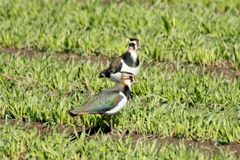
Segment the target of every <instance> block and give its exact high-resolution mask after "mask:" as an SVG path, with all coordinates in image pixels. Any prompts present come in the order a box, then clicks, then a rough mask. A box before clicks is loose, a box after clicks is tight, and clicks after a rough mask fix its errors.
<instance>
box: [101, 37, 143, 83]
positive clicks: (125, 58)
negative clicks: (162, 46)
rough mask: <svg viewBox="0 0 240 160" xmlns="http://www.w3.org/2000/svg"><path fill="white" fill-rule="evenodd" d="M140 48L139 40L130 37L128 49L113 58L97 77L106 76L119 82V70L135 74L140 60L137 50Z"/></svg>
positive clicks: (138, 68)
mask: <svg viewBox="0 0 240 160" xmlns="http://www.w3.org/2000/svg"><path fill="white" fill-rule="evenodd" d="M139 49H141V48H140V41H139V40H138V39H136V38H130V39H129V42H128V50H127V51H126V52H125V53H123V54H122V55H121V56H119V57H117V58H115V59H113V61H112V62H111V63H110V65H109V67H108V68H107V69H105V70H103V71H102V72H101V73H100V74H99V77H100V78H102V77H107V78H109V79H110V80H111V81H114V82H117V83H119V81H120V80H121V73H120V72H129V73H132V74H133V75H134V76H136V75H137V74H138V72H139V70H140V61H139V58H138V55H137V50H139Z"/></svg>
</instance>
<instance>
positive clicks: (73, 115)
mask: <svg viewBox="0 0 240 160" xmlns="http://www.w3.org/2000/svg"><path fill="white" fill-rule="evenodd" d="M67 113H68V114H70V116H71V117H75V116H77V115H78V114H74V113H73V112H72V110H69V111H68V112H67Z"/></svg>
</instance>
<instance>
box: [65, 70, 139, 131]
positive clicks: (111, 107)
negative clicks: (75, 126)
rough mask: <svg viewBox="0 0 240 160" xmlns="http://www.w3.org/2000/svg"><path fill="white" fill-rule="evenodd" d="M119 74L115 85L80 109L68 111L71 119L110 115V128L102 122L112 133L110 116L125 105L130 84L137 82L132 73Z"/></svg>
mask: <svg viewBox="0 0 240 160" xmlns="http://www.w3.org/2000/svg"><path fill="white" fill-rule="evenodd" d="M120 74H121V80H120V82H119V83H118V84H117V85H115V86H113V87H112V88H109V89H106V90H104V91H102V92H100V93H99V94H97V95H96V96H94V97H93V98H92V99H90V100H89V101H88V102H86V103H85V104H83V105H81V106H80V107H77V108H75V109H72V110H69V111H68V113H69V114H70V115H71V116H73V117H74V116H78V115H84V114H103V115H110V116H111V117H110V126H109V124H107V123H106V121H104V122H105V123H106V124H107V125H108V126H109V127H110V129H111V131H112V129H113V124H112V116H113V115H114V114H116V113H117V112H119V111H120V110H121V109H122V108H123V107H124V106H125V105H126V103H127V101H128V97H129V94H130V91H131V84H132V83H134V82H138V81H137V80H136V79H135V76H134V74H132V73H128V72H120Z"/></svg>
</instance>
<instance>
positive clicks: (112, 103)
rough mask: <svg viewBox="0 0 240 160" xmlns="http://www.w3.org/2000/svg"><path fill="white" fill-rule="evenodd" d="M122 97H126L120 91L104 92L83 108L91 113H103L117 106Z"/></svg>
mask: <svg viewBox="0 0 240 160" xmlns="http://www.w3.org/2000/svg"><path fill="white" fill-rule="evenodd" d="M122 99H124V96H122V95H120V94H119V91H116V90H115V91H109V92H102V93H100V94H98V95H96V96H95V97H94V98H93V99H92V100H90V101H89V102H87V103H86V104H84V105H83V106H81V108H82V109H84V110H85V111H87V112H89V113H90V114H103V113H105V112H106V111H109V110H111V109H113V108H114V107H116V106H117V105H118V103H119V102H120V101H121V100H122Z"/></svg>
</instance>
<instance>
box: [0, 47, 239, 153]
mask: <svg viewBox="0 0 240 160" xmlns="http://www.w3.org/2000/svg"><path fill="white" fill-rule="evenodd" d="M0 52H3V53H7V54H16V53H19V55H23V56H26V57H29V58H30V59H32V58H34V56H36V55H37V54H38V55H44V54H46V53H45V52H41V51H35V50H21V49H7V48H2V49H0ZM59 55H60V56H61V57H62V58H64V59H68V58H74V60H75V61H86V60H91V62H94V63H99V64H100V63H102V64H104V65H108V62H109V61H110V60H111V58H109V57H106V56H79V55H77V54H71V53H60V54H56V56H59ZM152 65H161V67H162V68H165V67H167V69H169V70H170V71H171V72H174V71H175V70H177V64H174V63H168V64H166V63H162V62H153V63H152V64H145V65H144V66H143V68H147V67H149V66H152ZM181 66H182V67H185V68H186V69H195V68H197V70H198V73H199V74H204V73H206V72H209V71H210V72H213V75H215V76H219V75H220V74H223V75H224V76H225V77H227V78H229V79H230V80H232V81H233V80H234V79H235V78H236V79H237V80H239V79H240V71H239V70H238V69H235V68H234V67H233V65H232V64H231V62H229V61H227V62H222V63H221V65H220V66H205V67H203V66H196V65H188V64H186V65H181ZM204 68H205V69H204ZM5 123H8V124H9V125H15V124H16V125H17V126H18V127H20V128H23V129H25V130H26V129H27V130H31V129H33V128H36V129H37V130H38V132H39V134H41V135H43V134H50V133H51V131H53V130H55V129H57V130H58V131H59V132H63V131H64V130H67V133H68V134H69V136H71V135H74V130H73V127H69V126H65V125H60V124H58V125H56V126H50V125H46V124H44V123H42V122H28V123H25V122H24V121H22V120H17V119H15V120H5V119H0V125H3V124H5ZM75 129H76V130H77V132H78V134H81V132H82V126H80V127H76V128H75ZM99 129H101V128H100V127H92V128H87V131H86V132H87V133H89V135H90V136H89V138H95V136H96V134H95V133H96V132H97V131H98V130H99ZM103 133H104V134H105V135H109V136H112V137H113V138H114V139H116V140H117V139H122V137H123V136H126V135H130V136H131V138H132V143H133V144H134V143H136V142H137V141H138V140H147V141H153V140H157V143H158V144H166V143H168V144H176V145H179V143H180V142H183V143H184V144H185V146H186V147H187V148H196V149H198V150H199V151H202V152H204V153H206V154H211V153H212V152H215V153H217V154H220V152H221V150H229V151H230V152H231V153H232V154H234V155H236V157H238V158H239V157H240V144H239V142H230V143H227V144H215V142H213V141H204V142H197V141H193V140H185V139H179V138H175V137H161V136H160V135H154V134H149V135H142V134H141V133H137V132H131V133H130V132H128V131H127V132H126V133H123V134H122V135H112V134H110V132H109V131H108V130H105V131H103Z"/></svg>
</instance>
